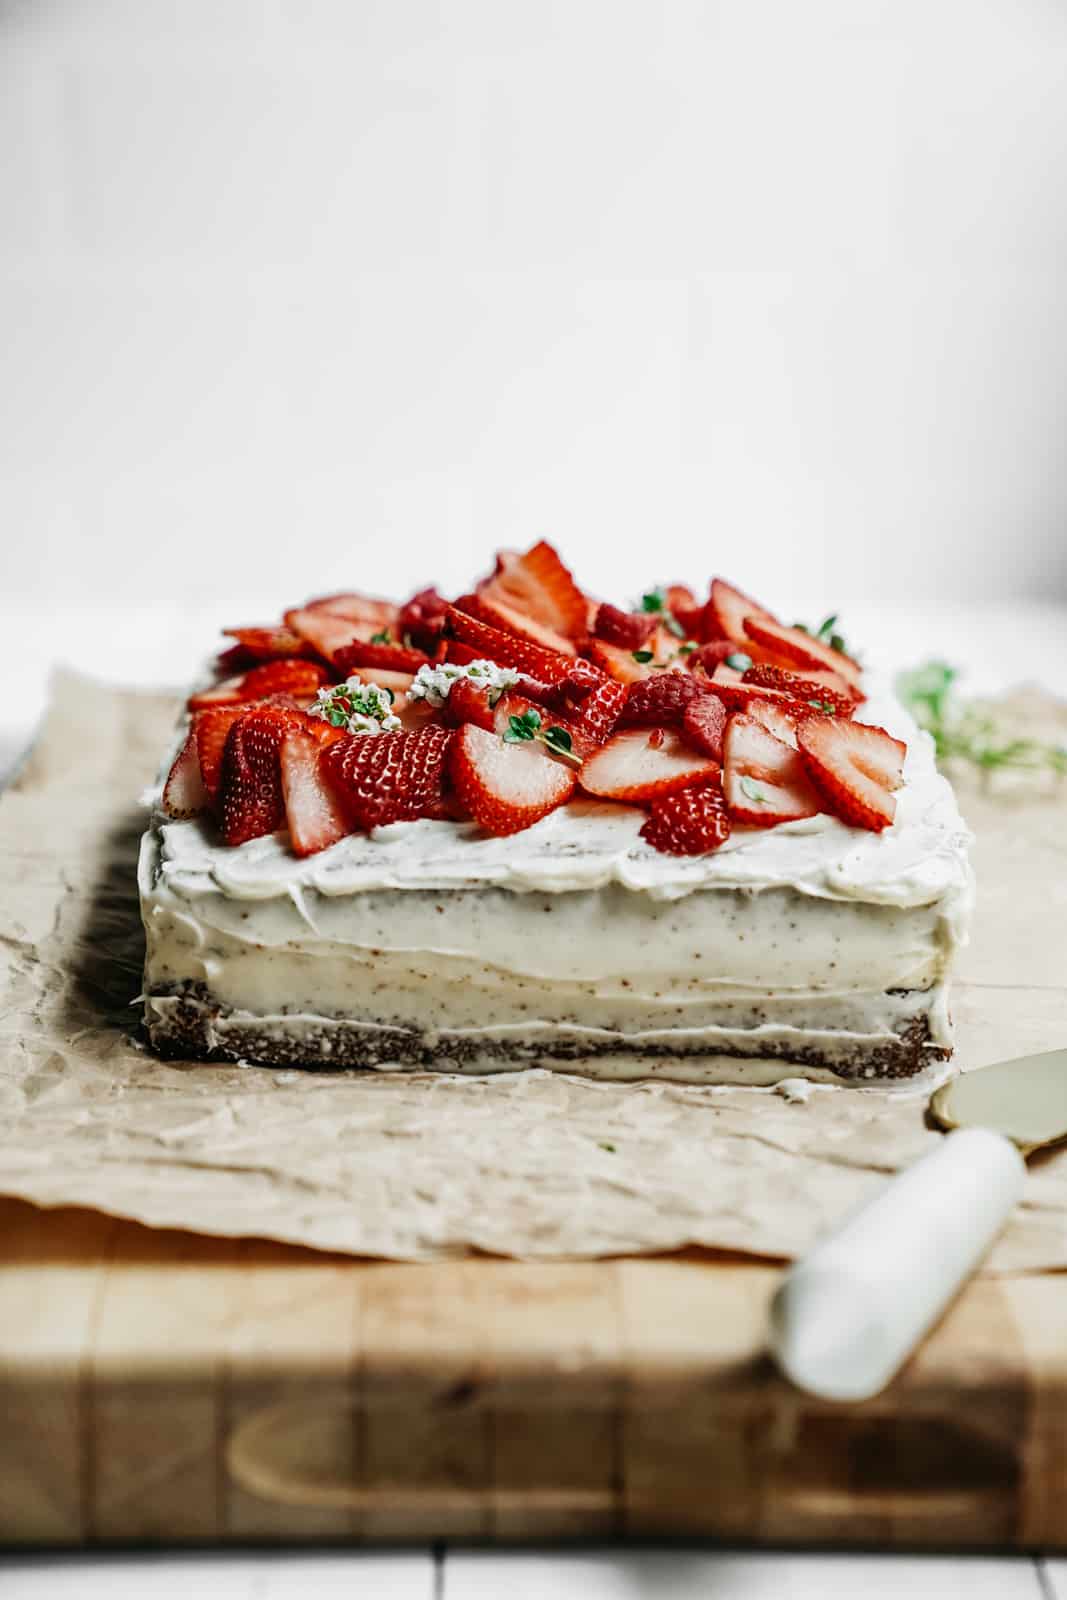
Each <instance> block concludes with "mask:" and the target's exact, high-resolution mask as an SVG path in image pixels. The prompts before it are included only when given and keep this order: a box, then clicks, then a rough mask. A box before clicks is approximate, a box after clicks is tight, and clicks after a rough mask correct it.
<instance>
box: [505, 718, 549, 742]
mask: <svg viewBox="0 0 1067 1600" xmlns="http://www.w3.org/2000/svg"><path fill="white" fill-rule="evenodd" d="M540 726H541V718H540V716H539V715H538V713H537V712H536V711H522V712H519V713H518V714H517V715H516V714H514V713H513V714H512V715H511V716H510V717H509V718H508V726H507V731H506V732H505V734H504V739H505V741H506V742H507V743H508V744H523V743H524V742H525V741H526V740H528V739H536V738H537V734H538V730H539V729H540Z"/></svg>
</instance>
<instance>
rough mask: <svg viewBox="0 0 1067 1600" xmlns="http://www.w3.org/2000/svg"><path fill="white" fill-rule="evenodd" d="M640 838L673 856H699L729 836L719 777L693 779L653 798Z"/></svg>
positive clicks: (723, 841) (728, 822)
mask: <svg viewBox="0 0 1067 1600" xmlns="http://www.w3.org/2000/svg"><path fill="white" fill-rule="evenodd" d="M641 837H642V839H647V840H648V843H649V844H650V845H652V846H653V848H654V849H656V850H662V851H665V852H666V853H667V854H669V855H674V856H702V855H706V854H707V852H708V851H709V850H717V849H718V848H719V846H720V845H721V844H725V843H726V840H727V839H728V838H729V837H730V816H729V813H728V812H727V809H726V802H725V801H724V799H723V797H722V790H721V789H720V787H719V783H718V779H717V778H714V779H710V780H707V781H704V782H702V783H692V784H690V785H689V787H688V788H687V789H680V790H679V791H678V792H677V793H676V794H669V795H666V796H665V797H664V798H663V799H662V800H656V801H654V802H653V804H652V807H651V809H650V811H649V814H648V820H647V822H645V823H644V824H643V826H642V828H641Z"/></svg>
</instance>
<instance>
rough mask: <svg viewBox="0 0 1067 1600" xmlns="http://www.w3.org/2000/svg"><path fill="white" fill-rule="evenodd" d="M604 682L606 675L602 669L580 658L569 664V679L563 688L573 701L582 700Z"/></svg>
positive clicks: (567, 678)
mask: <svg viewBox="0 0 1067 1600" xmlns="http://www.w3.org/2000/svg"><path fill="white" fill-rule="evenodd" d="M603 682H604V674H603V673H602V672H601V670H600V668H599V667H597V666H594V664H593V662H591V661H586V660H584V658H583V657H582V656H579V657H578V658H577V659H576V660H575V661H571V662H570V663H569V664H568V666H567V677H566V679H565V681H564V683H563V685H562V687H563V688H564V689H565V690H566V692H567V694H569V695H570V696H571V697H572V698H573V699H575V700H581V699H583V698H584V696H585V695H587V694H591V693H592V691H593V690H594V689H599V688H600V685H601V684H602V683H603Z"/></svg>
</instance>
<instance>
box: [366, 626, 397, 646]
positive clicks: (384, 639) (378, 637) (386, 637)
mask: <svg viewBox="0 0 1067 1600" xmlns="http://www.w3.org/2000/svg"><path fill="white" fill-rule="evenodd" d="M370 642H371V644H392V642H393V641H392V638H391V637H390V634H389V629H388V628H383V629H382V631H381V633H372V634H371V636H370Z"/></svg>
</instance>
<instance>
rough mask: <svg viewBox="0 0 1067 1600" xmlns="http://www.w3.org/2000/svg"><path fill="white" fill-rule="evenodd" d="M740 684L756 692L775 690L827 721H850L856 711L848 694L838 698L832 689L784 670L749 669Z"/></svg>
mask: <svg viewBox="0 0 1067 1600" xmlns="http://www.w3.org/2000/svg"><path fill="white" fill-rule="evenodd" d="M741 681H742V683H750V684H752V685H754V686H755V687H756V688H758V689H774V690H777V691H779V692H780V693H782V694H786V695H788V696H789V697H790V699H792V700H795V701H796V702H798V704H799V705H802V706H803V707H804V708H805V710H808V711H821V712H822V713H823V714H824V715H825V716H828V717H850V716H851V715H852V713H853V711H854V710H855V709H856V701H855V698H854V696H853V695H852V694H851V693H849V692H847V691H846V692H845V693H844V694H839V693H838V692H837V691H836V690H834V689H829V688H826V687H824V686H823V685H822V684H821V683H816V682H815V680H814V679H813V678H802V677H800V676H798V674H797V673H795V672H787V671H786V670H785V668H784V667H768V666H765V665H759V666H754V667H749V669H748V671H747V672H745V673H743V674H742V678H741Z"/></svg>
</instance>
